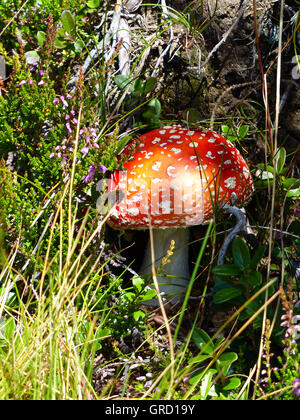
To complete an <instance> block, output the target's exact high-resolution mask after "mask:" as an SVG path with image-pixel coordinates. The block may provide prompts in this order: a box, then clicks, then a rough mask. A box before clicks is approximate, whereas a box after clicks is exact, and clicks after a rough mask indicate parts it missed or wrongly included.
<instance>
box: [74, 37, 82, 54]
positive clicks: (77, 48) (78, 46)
mask: <svg viewBox="0 0 300 420" xmlns="http://www.w3.org/2000/svg"><path fill="white" fill-rule="evenodd" d="M83 46H84V43H83V41H81V39H78V41H76V42H74V48H75V51H76V52H80V51H82V48H83Z"/></svg>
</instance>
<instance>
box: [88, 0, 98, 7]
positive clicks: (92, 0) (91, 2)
mask: <svg viewBox="0 0 300 420" xmlns="http://www.w3.org/2000/svg"><path fill="white" fill-rule="evenodd" d="M86 5H87V7H89V8H90V9H97V8H98V7H99V6H100V0H89V1H88V2H87V4H86Z"/></svg>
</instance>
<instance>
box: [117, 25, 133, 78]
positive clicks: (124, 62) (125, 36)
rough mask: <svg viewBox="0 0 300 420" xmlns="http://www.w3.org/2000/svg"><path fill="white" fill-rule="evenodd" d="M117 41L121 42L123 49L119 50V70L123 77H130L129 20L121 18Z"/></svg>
mask: <svg viewBox="0 0 300 420" xmlns="http://www.w3.org/2000/svg"><path fill="white" fill-rule="evenodd" d="M117 40H118V42H120V44H121V47H120V50H119V57H118V58H119V69H120V73H121V74H122V75H123V76H129V73H130V57H129V52H130V33H129V26H128V23H127V20H125V19H123V18H121V19H120V25H119V31H118V34H117Z"/></svg>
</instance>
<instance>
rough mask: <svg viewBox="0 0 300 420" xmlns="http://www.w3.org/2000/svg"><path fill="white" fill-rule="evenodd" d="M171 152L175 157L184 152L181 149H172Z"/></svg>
mask: <svg viewBox="0 0 300 420" xmlns="http://www.w3.org/2000/svg"><path fill="white" fill-rule="evenodd" d="M171 151H172V152H174V153H175V155H178V153H181V152H182V150H181V149H176V147H172V149H171Z"/></svg>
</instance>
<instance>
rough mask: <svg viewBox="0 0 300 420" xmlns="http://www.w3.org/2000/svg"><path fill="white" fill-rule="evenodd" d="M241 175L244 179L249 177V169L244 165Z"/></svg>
mask: <svg viewBox="0 0 300 420" xmlns="http://www.w3.org/2000/svg"><path fill="white" fill-rule="evenodd" d="M243 175H244V177H245V178H246V179H248V178H249V175H250V172H249V169H248V168H246V166H244V167H243Z"/></svg>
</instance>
